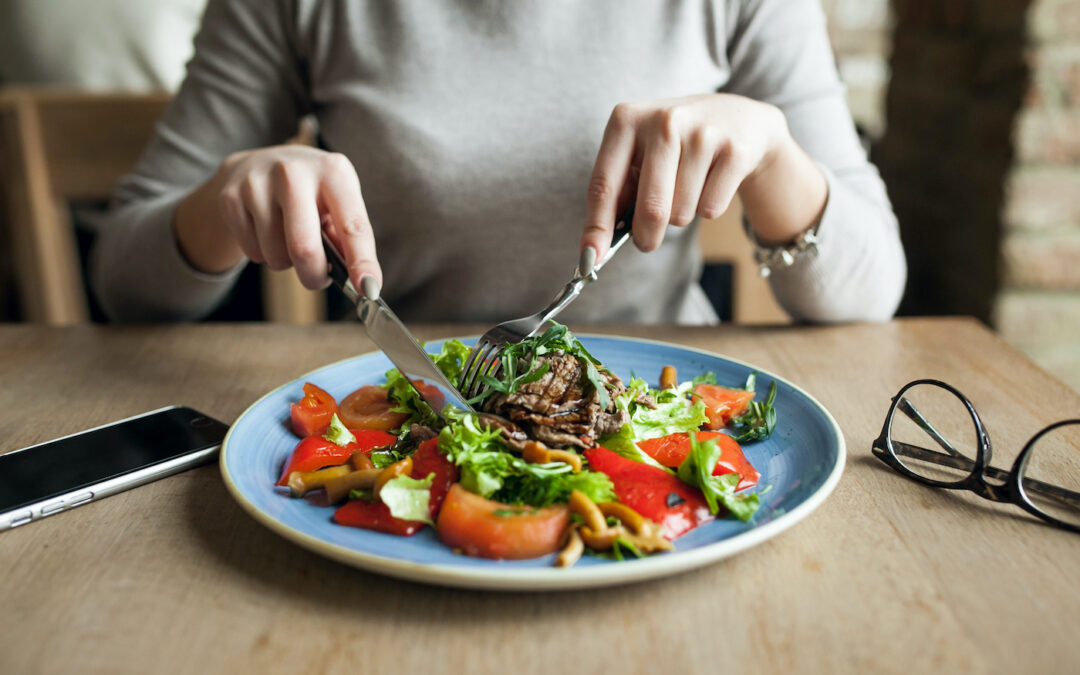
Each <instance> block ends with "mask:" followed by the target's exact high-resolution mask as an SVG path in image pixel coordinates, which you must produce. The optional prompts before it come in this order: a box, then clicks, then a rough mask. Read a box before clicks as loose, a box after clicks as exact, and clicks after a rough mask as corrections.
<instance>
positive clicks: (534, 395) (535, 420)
mask: <svg viewBox="0 0 1080 675" xmlns="http://www.w3.org/2000/svg"><path fill="white" fill-rule="evenodd" d="M538 361H539V362H540V363H541V364H543V363H546V364H548V371H547V372H546V373H544V375H543V377H541V378H540V379H538V380H537V381H535V382H530V383H528V384H525V385H522V386H521V388H520V389H519V390H518V391H515V392H514V393H512V394H498V395H495V396H493V397H491V398H490V399H488V400H487V401H486V402H485V405H484V406H483V408H484V410H486V411H488V412H491V413H495V414H497V415H499V416H501V417H503V418H505V419H506V420H508V421H509V422H511V423H513V424H515V425H516V426H517V427H518V428H520V429H521V430H522V431H523V432H524V433H525V434H526V435H527V436H528V437H529V438H533V439H536V440H539V441H542V442H543V443H545V444H546V445H548V446H549V447H552V448H561V447H569V446H575V447H579V448H589V447H592V446H593V445H594V444H595V442H596V438H597V437H598V436H600V435H602V434H606V433H615V432H617V431H618V430H619V429H621V428H622V425H623V424H625V423H626V421H627V419H626V413H624V412H622V411H619V410H618V409H617V408H616V407H615V404H614V399H615V397H616V396H618V395H619V394H621V393H622V392H624V391H626V387H625V386H624V385H623V383H622V380H620V379H619V378H618V377H616V376H615V375H614V374H613V373H609V372H607V371H603V370H602V371H600V372H601V377H602V378H603V380H604V381H605V387H604V388H605V389H606V390H607V394H608V398H609V402H608V405H607V408H606V409H603V410H602V409H601V408H600V397H599V395H598V394H597V392H596V390H595V388H594V387H593V385H592V383H591V382H589V380H588V378H587V377H586V374H585V366H584V363H583V362H582V361H581V360H580V359H578V358H577V357H575V356H571V355H569V354H564V353H561V352H560V353H556V354H545V355H544V356H541V357H540V358H539V359H538ZM522 367H523V368H524V367H525V364H523V365H522ZM649 402H650V403H651V400H650V401H649Z"/></svg>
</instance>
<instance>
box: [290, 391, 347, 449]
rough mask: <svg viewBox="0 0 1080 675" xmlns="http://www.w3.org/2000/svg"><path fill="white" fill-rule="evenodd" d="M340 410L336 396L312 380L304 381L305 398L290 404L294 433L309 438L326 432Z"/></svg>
mask: <svg viewBox="0 0 1080 675" xmlns="http://www.w3.org/2000/svg"><path fill="white" fill-rule="evenodd" d="M337 411H338V406H337V402H336V401H334V397H333V396H331V395H330V394H328V393H326V392H325V391H323V390H322V389H320V388H319V387H317V386H315V385H314V384H312V383H310V382H305V383H304V398H302V399H300V400H299V401H297V402H296V403H293V404H292V405H291V406H289V417H290V419H291V420H292V430H293V433H294V434H296V435H297V436H299V437H300V438H307V437H308V436H314V435H316V434H322V433H324V432H326V427H328V426H330V419H331V418H332V417H333V416H334V413H336V412H337Z"/></svg>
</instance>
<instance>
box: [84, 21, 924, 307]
mask: <svg viewBox="0 0 1080 675" xmlns="http://www.w3.org/2000/svg"><path fill="white" fill-rule="evenodd" d="M715 91H724V92H731V93H736V94H742V95H745V96H748V97H751V98H755V99H758V100H762V101H767V102H770V103H773V104H775V105H777V106H779V107H780V108H781V109H782V110H783V111H784V113H785V114H786V116H787V120H788V124H789V126H790V128H791V131H792V133H793V135H794V137H795V139H796V140H797V141H798V142H799V144H800V145H801V146H802V147H803V148H804V149H805V150H806V151H807V152H808V153H809V154H810V156H811V157H813V158H814V159H815V160H816V161H817V162H818V163H819V165H820V166H821V167H822V169H823V170H824V172H825V175H826V178H827V180H828V186H829V199H828V204H827V206H826V209H825V213H824V217H823V219H822V222H821V224H820V230H819V234H820V238H821V246H820V255H819V256H818V257H817V258H816V259H803V260H801V261H800V262H798V263H797V264H796V265H794V266H793V267H791V268H788V269H785V270H777V271H776V272H775V273H774V274H773V276H772V280H771V283H772V286H773V290H774V292H775V294H776V296H777V298H778V300H779V302H780V303H781V305H782V306H783V307H784V308H785V309H786V310H787V311H788V312H789V313H790V314H791V315H792V316H793V317H795V318H796V319H803V320H810V321H844V320H863V319H871V320H874V319H886V318H888V317H889V316H891V315H892V313H893V312H894V311H895V308H896V305H897V303H898V302H899V297H900V294H901V291H902V289H903V284H904V277H905V265H904V258H903V252H902V248H901V245H900V240H899V236H898V234H897V226H896V220H895V217H894V216H893V213H892V210H891V206H890V204H889V201H888V197H887V196H886V193H885V188H884V185H883V184H882V182H881V179H880V177H879V175H878V173H877V171H876V170H875V169H874V167H873V166H872V165H870V164H869V163H868V162H867V159H866V156H865V153H864V152H863V150H862V148H861V147H860V145H859V142H858V139H857V137H856V134H855V131H854V127H853V124H852V120H851V117H850V114H849V112H848V109H847V107H846V105H845V102H844V89H843V86H842V85H841V84H840V82H839V80H838V78H837V74H836V69H835V66H834V63H833V58H832V53H831V51H830V47H829V43H828V38H827V35H826V31H825V22H824V17H823V14H822V12H821V9H820V7H819V5H818V2H817V0H728V1H724V0H714V1H713V2H709V1H707V0H685V1H682V2H679V1H676V0H672V1H670V2H660V1H659V0H618V1H615V0H612V1H610V2H600V1H595V2H572V1H569V0H567V1H561V0H519V1H515V2H508V1H502V0H394V1H390V0H386V1H378V0H212V1H211V2H210V5H209V7H208V8H207V12H206V15H205V17H204V20H203V26H202V29H201V31H200V33H199V35H198V37H197V39H196V52H195V56H194V58H193V59H192V61H191V62H190V63H189V64H188V73H187V78H186V80H185V81H184V84H183V86H182V87H181V89H180V91H179V93H178V95H177V96H176V98H175V100H174V101H173V103H172V104H171V106H170V107H169V109H168V111H167V113H166V114H165V117H164V119H163V120H162V121H161V122H160V124H159V125H158V128H157V132H156V135H155V137H154V138H153V140H152V142H151V144H150V146H149V147H148V148H147V150H146V152H145V154H144V155H143V157H142V159H141V161H140V162H139V163H138V165H137V167H136V168H135V170H134V172H133V173H132V174H131V175H129V176H127V177H126V178H125V179H124V180H123V181H122V182H121V184H120V185H119V187H118V188H117V191H116V195H115V197H116V205H115V208H114V209H113V210H112V212H111V213H110V215H109V217H108V218H107V220H106V222H105V223H104V225H103V229H102V232H101V236H100V238H99V243H98V245H97V247H96V250H95V252H94V256H93V259H92V262H91V265H92V270H91V275H92V279H93V283H94V287H95V292H96V293H97V295H98V298H99V300H100V301H101V303H102V304H103V306H104V307H105V309H106V311H107V312H108V313H109V314H110V315H111V316H112V317H114V318H116V319H121V320H162V319H192V318H198V317H200V316H202V315H205V314H206V313H208V312H209V311H211V310H212V309H213V308H214V307H215V305H216V304H217V303H219V302H220V301H221V300H222V298H223V297H224V296H225V294H226V293H227V292H228V290H229V288H230V287H231V285H232V283H233V282H234V281H235V279H236V276H237V275H238V273H239V269H237V270H232V271H230V272H228V273H225V274H221V275H207V274H202V273H199V272H198V271H196V270H194V269H192V268H191V267H190V266H189V265H188V264H187V263H186V261H185V260H184V258H183V257H182V256H181V254H180V252H179V250H178V248H177V244H176V241H175V237H174V234H173V229H172V221H173V215H174V212H175V209H176V205H177V203H178V202H179V201H180V200H181V199H182V198H183V197H184V196H185V195H186V194H187V193H188V192H190V191H191V190H192V189H193V188H194V187H196V186H197V185H199V184H200V183H202V182H203V181H205V180H207V179H208V178H209V177H210V176H211V175H212V174H213V173H214V172H215V171H216V169H217V167H218V165H219V164H220V162H221V160H222V159H223V158H224V157H225V156H226V155H228V154H229V153H232V152H234V151H238V150H242V149H250V148H256V147H262V146H267V145H272V144H275V143H279V142H281V141H283V140H285V139H287V138H288V137H289V136H290V135H292V134H293V133H294V132H295V130H296V128H297V122H298V119H299V118H300V117H301V116H303V115H305V114H309V113H310V114H314V115H315V116H316V117H317V118H318V121H319V127H320V133H321V139H322V141H323V143H324V144H325V146H326V147H327V148H328V149H330V150H334V151H337V152H341V153H344V154H345V155H347V156H348V157H349V159H350V160H352V162H353V164H354V165H355V167H356V171H357V174H358V175H359V178H360V183H361V185H362V187H363V191H364V197H365V200H366V202H367V206H368V211H369V213H370V216H371V221H372V223H373V226H374V229H375V236H376V242H377V247H378V255H379V260H380V263H381V265H382V268H383V272H384V287H383V293H384V296H385V297H386V299H387V301H388V302H389V303H390V305H391V306H392V307H394V308H395V310H396V311H397V312H398V313H399V314H400V315H401V316H402V318H404V319H406V320H413V321H417V320H429V321H444V320H449V321H453V320H461V321H465V320H469V321H485V322H492V321H496V320H502V319H506V318H510V317H514V316H518V315H521V314H525V313H529V312H532V311H535V310H536V309H538V308H539V307H541V306H543V305H544V304H546V303H547V301H548V300H550V299H551V297H552V296H553V294H554V293H555V291H556V290H557V289H558V288H560V287H561V285H562V284H563V283H565V281H566V279H567V278H568V276H569V274H570V272H571V271H572V269H573V268H574V266H575V264H576V260H577V252H578V242H579V240H580V237H581V231H582V227H583V225H584V219H585V192H586V184H587V181H588V177H589V174H590V171H591V169H592V163H593V161H594V159H595V157H596V152H597V149H598V147H599V143H600V139H601V136H602V133H603V129H604V126H605V124H606V122H607V119H608V116H609V115H610V113H611V111H612V109H613V107H614V106H615V105H616V104H617V103H620V102H624V101H644V100H653V99H661V98H669V97H675V96H683V95H688V94H694V93H707V92H715ZM701 265H702V261H701V253H700V250H699V248H698V244H697V232H696V228H695V227H694V226H690V227H687V228H674V227H672V228H669V229H668V233H667V236H666V239H665V242H664V244H663V246H661V248H660V249H659V250H657V251H654V252H652V253H647V254H645V253H641V252H640V251H638V250H636V249H633V247H626V248H624V249H623V250H622V251H621V252H620V253H619V254H618V256H617V257H616V258H615V259H614V260H613V261H612V262H611V263H610V264H609V265H608V266H607V267H606V268H605V269H604V271H603V272H602V274H601V278H600V281H599V282H597V283H595V284H593V285H592V286H590V287H589V288H588V289H586V291H585V293H583V294H582V296H581V298H579V299H578V300H577V302H576V303H575V304H574V305H572V306H571V307H570V309H569V310H567V312H566V313H565V314H564V315H563V317H564V319H565V320H567V321H571V322H616V321H618V322H681V323H711V322H715V321H716V316H715V314H714V313H713V311H712V309H711V307H710V305H709V303H708V302H707V300H706V298H705V297H704V294H703V292H702V291H701V289H700V287H699V286H698V285H697V283H696V279H697V278H698V276H699V273H700V270H701Z"/></svg>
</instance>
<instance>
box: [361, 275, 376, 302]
mask: <svg viewBox="0 0 1080 675" xmlns="http://www.w3.org/2000/svg"><path fill="white" fill-rule="evenodd" d="M360 292H361V293H363V294H364V297H365V298H367V299H368V300H378V299H379V282H378V281H376V280H375V277H373V276H372V275H370V274H365V275H364V276H363V277H362V278H361V279H360Z"/></svg>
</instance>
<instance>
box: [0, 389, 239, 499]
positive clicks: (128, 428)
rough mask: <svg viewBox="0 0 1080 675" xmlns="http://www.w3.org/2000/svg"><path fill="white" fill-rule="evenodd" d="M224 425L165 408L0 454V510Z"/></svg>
mask: <svg viewBox="0 0 1080 675" xmlns="http://www.w3.org/2000/svg"><path fill="white" fill-rule="evenodd" d="M226 431H228V427H227V426H226V425H224V424H223V423H221V422H219V421H217V420H215V419H213V418H210V417H207V416H206V415H203V414H202V413H200V412H197V411H195V410H192V409H191V408H169V409H167V410H161V411H158V412H155V413H150V414H148V415H143V416H140V417H135V418H132V419H129V420H124V421H121V422H117V423H115V424H112V425H109V426H105V427H101V428H99V429H93V430H91V431H86V432H82V433H79V434H75V435H73V436H68V437H66V438H59V439H57V440H55V441H48V442H46V443H42V444H40V445H35V446H32V447H29V448H24V449H22V450H16V451H14V452H9V453H7V454H4V455H0V512H3V511H7V510H9V509H14V508H18V507H20V506H25V505H27V504H32V503H34V502H38V501H41V500H44V499H49V498H50V497H55V496H58V495H62V494H64V493H67V492H71V491H72V490H77V489H79V488H82V487H90V486H92V485H95V484H97V483H100V482H102V481H106V480H109V479H111V478H116V477H118V476H122V475H124V474H126V473H130V472H132V471H135V470H137V469H141V468H143V467H146V466H152V465H154V464H158V463H161V462H165V461H168V460H170V459H174V458H176V457H180V456H182V455H185V454H188V453H191V452H194V451H197V450H202V449H205V448H209V447H212V446H214V445H217V444H219V443H221V441H222V439H224V438H225V432H226Z"/></svg>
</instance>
